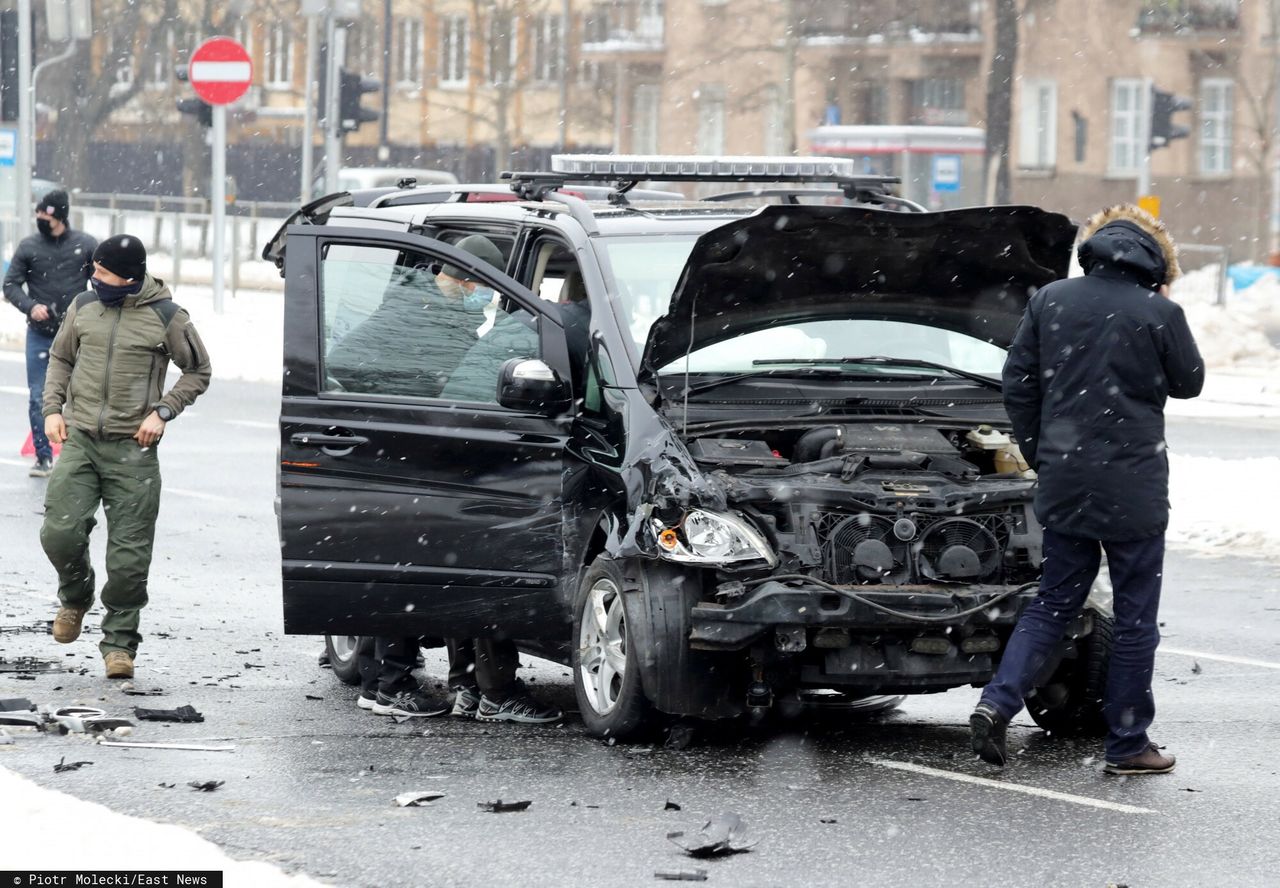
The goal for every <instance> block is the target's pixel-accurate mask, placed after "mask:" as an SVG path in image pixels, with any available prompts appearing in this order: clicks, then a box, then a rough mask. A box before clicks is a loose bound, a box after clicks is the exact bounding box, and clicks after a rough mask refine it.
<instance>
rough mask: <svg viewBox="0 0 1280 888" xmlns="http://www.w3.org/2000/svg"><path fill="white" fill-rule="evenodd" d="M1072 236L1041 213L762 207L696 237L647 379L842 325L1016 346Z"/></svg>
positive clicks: (652, 337)
mask: <svg viewBox="0 0 1280 888" xmlns="http://www.w3.org/2000/svg"><path fill="white" fill-rule="evenodd" d="M1075 234H1076V226H1075V224H1074V223H1073V222H1071V221H1070V220H1069V219H1068V218H1067V217H1066V216H1063V215H1060V214H1058V213H1050V212H1046V211H1044V210H1041V209H1037V208H1035V207H1018V206H1001V207H975V208H972V209H964V210H949V211H946V212H941V213H899V212H889V211H885V210H873V209H865V208H862V207H828V206H786V205H779V206H767V207H763V208H762V209H761V210H759V211H758V212H756V213H753V214H752V215H750V216H747V217H745V218H743V219H739V220H736V221H734V222H730V223H728V224H726V225H722V226H720V227H719V228H715V229H713V230H712V231H709V232H707V233H706V234H704V235H703V236H702V237H700V238H698V241H697V243H696V244H694V247H693V251H692V252H691V253H690V254H689V261H688V262H687V264H686V265H685V268H684V271H683V272H681V275H680V278H679V281H678V282H677V284H676V287H675V292H673V293H672V295H671V304H670V306H669V308H668V310H667V313H666V314H665V315H663V316H662V317H661V318H659V319H658V320H657V321H655V322H654V324H653V327H652V328H651V329H650V331H649V339H648V342H647V343H646V344H645V350H644V357H643V360H642V367H643V373H644V374H645V375H646V376H651V375H652V374H654V373H656V372H657V371H658V370H659V369H661V368H662V367H664V366H666V365H667V364H670V363H671V362H672V361H676V360H679V359H680V358H681V357H683V356H684V355H685V354H686V352H689V351H694V350H697V349H699V348H703V347H705V346H708V345H712V344H714V343H717V342H723V341H725V340H728V339H733V338H735V337H738V336H741V335H743V334H744V333H750V332H753V331H755V330H762V329H765V328H767V327H776V326H781V325H785V324H795V323H803V322H805V321H818V320H832V319H840V318H865V319H870V320H886V321H904V322H909V323H917V324H926V325H928V326H933V327H940V328H943V329H948V330H955V331H958V332H961V333H965V334H968V335H970V336H974V337H976V338H978V339H982V340H984V341H987V342H991V343H993V344H995V345H998V346H1000V347H1002V348H1007V347H1008V346H1009V344H1010V342H1012V340H1013V334H1014V331H1015V330H1016V329H1017V326H1018V321H1019V320H1020V319H1021V318H1022V312H1023V309H1025V308H1026V305H1027V301H1028V300H1029V299H1030V298H1031V296H1032V294H1034V293H1035V291H1036V289H1038V288H1039V287H1042V286H1044V285H1045V284H1047V283H1049V282H1050V281H1054V280H1057V279H1058V278H1062V277H1066V275H1067V268H1068V265H1069V263H1070V261H1071V250H1072V245H1073V243H1074V241H1075Z"/></svg>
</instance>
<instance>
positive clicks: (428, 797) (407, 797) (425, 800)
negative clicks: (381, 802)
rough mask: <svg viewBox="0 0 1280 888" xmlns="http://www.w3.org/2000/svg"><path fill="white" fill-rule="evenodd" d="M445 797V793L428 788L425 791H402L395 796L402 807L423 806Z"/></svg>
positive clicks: (396, 801)
mask: <svg viewBox="0 0 1280 888" xmlns="http://www.w3.org/2000/svg"><path fill="white" fill-rule="evenodd" d="M442 798H444V793H442V792H434V791H431V790H427V791H425V792H402V793H400V795H398V796H396V797H395V803H396V804H397V805H399V806H400V807H401V808H421V807H424V806H425V805H429V804H431V803H432V802H434V801H436V799H442Z"/></svg>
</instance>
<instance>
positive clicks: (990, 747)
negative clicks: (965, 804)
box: [970, 206, 1204, 774]
mask: <svg viewBox="0 0 1280 888" xmlns="http://www.w3.org/2000/svg"><path fill="white" fill-rule="evenodd" d="M1080 241H1081V242H1080V246H1079V248H1078V255H1079V259H1080V266H1081V268H1083V269H1084V272H1085V276H1084V277H1077V278H1071V279H1068V280H1062V281H1055V282H1054V283H1052V284H1049V285H1048V286H1046V287H1044V288H1043V289H1041V290H1040V291H1039V292H1038V293H1036V295H1035V296H1033V297H1032V298H1031V301H1030V302H1029V304H1028V305H1027V310H1026V313H1025V315H1024V316H1023V319H1022V323H1021V326H1020V327H1019V328H1018V332H1017V335H1016V336H1015V338H1014V342H1013V345H1012V346H1011V348H1010V350H1009V357H1008V360H1007V361H1006V363H1005V367H1004V401H1005V407H1006V409H1007V410H1008V413H1009V418H1010V420H1011V421H1012V424H1013V431H1014V434H1015V436H1016V437H1017V440H1018V443H1019V445H1020V446H1021V448H1022V452H1023V454H1024V456H1025V457H1026V458H1027V461H1028V462H1029V463H1030V464H1031V465H1032V466H1033V467H1034V468H1035V469H1036V472H1037V473H1038V476H1039V486H1038V489H1037V491H1036V499H1035V511H1036V516H1037V518H1039V520H1040V523H1041V524H1042V525H1043V526H1044V563H1043V566H1042V576H1041V580H1040V590H1039V594H1038V595H1037V597H1036V598H1035V600H1033V601H1032V602H1031V604H1030V605H1028V606H1027V608H1026V610H1025V611H1024V612H1023V614H1022V616H1021V618H1020V619H1019V621H1018V625H1017V627H1016V628H1015V629H1014V632H1013V635H1012V637H1011V639H1010V641H1009V645H1008V647H1007V648H1006V650H1005V653H1004V656H1003V658H1002V659H1001V662H1000V668H999V670H998V671H997V673H996V676H995V678H993V679H992V681H991V683H990V684H989V685H987V687H986V689H985V690H984V691H983V694H982V702H981V703H979V704H978V707H977V709H976V710H975V711H974V714H973V716H972V717H971V718H970V729H971V734H972V746H973V749H974V751H975V752H976V753H978V755H980V756H981V757H982V758H983V759H984V760H986V761H988V762H991V763H992V764H996V765H1003V764H1004V762H1005V759H1006V755H1007V753H1006V744H1005V729H1006V727H1007V726H1008V723H1009V720H1010V719H1011V718H1013V716H1014V715H1016V714H1017V713H1018V712H1019V711H1020V710H1021V709H1022V705H1023V698H1024V697H1025V696H1026V695H1027V694H1028V693H1030V692H1031V691H1032V689H1033V687H1034V686H1035V682H1036V681H1037V679H1038V678H1040V673H1041V672H1042V670H1043V667H1044V665H1045V662H1046V660H1047V659H1048V657H1050V656H1051V655H1052V654H1053V652H1054V651H1055V649H1056V648H1057V645H1058V643H1059V642H1060V641H1061V639H1062V637H1063V633H1064V632H1065V630H1066V627H1067V624H1068V623H1069V622H1070V621H1071V620H1072V619H1073V618H1074V617H1075V616H1076V615H1077V614H1078V613H1080V611H1081V609H1082V608H1083V607H1084V603H1085V600H1086V598H1087V597H1088V595H1089V591H1090V589H1091V587H1092V585H1093V581H1094V579H1095V577H1096V576H1097V573H1098V568H1099V563H1100V558H1101V553H1102V551H1103V550H1105V551H1106V553H1107V562H1108V565H1109V568H1110V572H1111V580H1112V585H1113V587H1114V593H1115V598H1114V611H1115V630H1114V633H1115V634H1114V642H1113V647H1112V652H1111V662H1110V668H1109V673H1108V676H1107V684H1106V691H1105V694H1104V697H1103V715H1104V718H1105V720H1106V723H1107V728H1108V733H1107V740H1106V771H1107V772H1108V773H1112V774H1151V773H1164V772H1167V771H1170V770H1172V769H1173V765H1174V757H1173V756H1172V755H1164V754H1162V753H1161V752H1160V750H1159V748H1158V747H1157V746H1156V745H1155V744H1154V743H1152V742H1151V741H1150V739H1149V738H1148V736H1147V728H1148V727H1149V726H1150V725H1151V721H1152V719H1153V717H1154V716H1155V702H1154V699H1153V697H1152V693H1151V677H1152V671H1153V669H1154V663H1155V651H1156V646H1157V645H1158V644H1159V642H1160V633H1159V630H1158V628H1157V609H1158V607H1159V602H1160V581H1161V575H1162V572H1163V562H1164V534H1165V528H1166V527H1167V525H1168V522H1169V461H1168V458H1167V456H1166V453H1165V440H1164V405H1165V401H1166V399H1168V398H1194V397H1195V396H1196V395H1198V394H1200V389H1201V387H1202V385H1203V384H1204V364H1203V362H1202V361H1201V358H1200V353H1199V351H1198V350H1197V348H1196V343H1195V339H1194V338H1193V337H1192V335H1191V331H1190V329H1189V328H1188V327H1187V321H1186V318H1185V316H1184V315H1183V312H1182V309H1181V308H1180V307H1179V306H1178V305H1177V304H1176V303H1174V302H1173V301H1171V300H1170V299H1169V298H1168V296H1169V285H1170V284H1171V283H1173V281H1174V279H1175V278H1177V276H1178V274H1179V269H1178V260H1177V252H1176V249H1175V247H1174V245H1173V241H1172V239H1171V238H1170V237H1169V234H1168V231H1167V230H1166V229H1165V227H1164V225H1163V224H1162V223H1161V222H1160V221H1159V220H1157V219H1155V218H1154V217H1153V216H1151V215H1149V214H1148V213H1146V212H1144V211H1142V210H1140V209H1138V208H1137V207H1132V206H1117V207H1112V208H1111V209H1108V210H1105V211H1103V212H1101V213H1099V214H1097V215H1096V216H1094V217H1093V218H1092V219H1090V220H1089V221H1088V223H1087V224H1086V225H1085V227H1084V229H1083V230H1082V233H1081V238H1080Z"/></svg>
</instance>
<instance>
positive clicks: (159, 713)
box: [133, 705, 204, 723]
mask: <svg viewBox="0 0 1280 888" xmlns="http://www.w3.org/2000/svg"><path fill="white" fill-rule="evenodd" d="M133 714H134V715H136V716H137V717H138V718H140V719H142V720H143V721H158V722H183V723H186V722H202V721H204V716H203V715H201V714H200V713H199V712H196V710H195V707H193V706H191V705H187V706H179V707H178V708H177V709H143V708H141V707H139V706H135V707H134V709H133Z"/></svg>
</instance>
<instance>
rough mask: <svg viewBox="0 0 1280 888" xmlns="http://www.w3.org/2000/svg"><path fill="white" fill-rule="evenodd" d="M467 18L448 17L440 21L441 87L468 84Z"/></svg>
mask: <svg viewBox="0 0 1280 888" xmlns="http://www.w3.org/2000/svg"><path fill="white" fill-rule="evenodd" d="M467 38H468V34H467V17H466V16H465V15H446V16H443V17H441V19H440V85H441V86H454V87H457V86H463V85H465V84H466V82H467V49H468V39H467Z"/></svg>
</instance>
